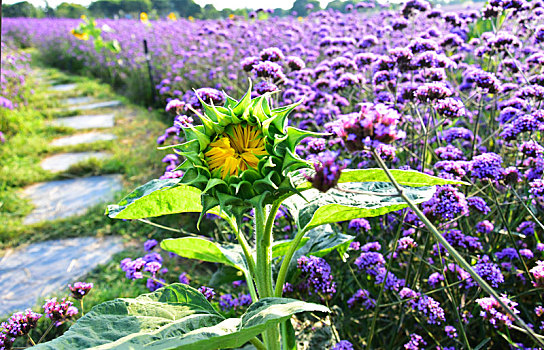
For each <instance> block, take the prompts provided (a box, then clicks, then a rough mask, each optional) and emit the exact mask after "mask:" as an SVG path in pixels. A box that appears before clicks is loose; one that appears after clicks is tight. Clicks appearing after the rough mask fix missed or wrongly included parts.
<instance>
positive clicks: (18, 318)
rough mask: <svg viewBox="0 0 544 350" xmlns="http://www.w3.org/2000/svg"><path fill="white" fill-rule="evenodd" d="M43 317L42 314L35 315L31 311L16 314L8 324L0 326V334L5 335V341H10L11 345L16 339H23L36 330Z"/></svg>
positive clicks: (3, 323)
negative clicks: (0, 330)
mask: <svg viewBox="0 0 544 350" xmlns="http://www.w3.org/2000/svg"><path fill="white" fill-rule="evenodd" d="M41 317H42V315H41V314H38V313H35V312H33V311H32V310H30V309H28V310H25V311H24V312H16V313H14V314H13V315H11V316H10V318H8V319H7V321H6V322H2V323H1V324H0V329H2V332H0V334H4V336H5V337H6V338H5V339H6V340H8V339H9V340H10V343H13V341H14V340H15V338H17V337H23V336H25V335H27V334H29V333H30V330H32V329H34V328H36V325H37V324H38V320H39V319H40V318H41ZM0 341H1V340H0ZM0 344H1V343H0Z"/></svg>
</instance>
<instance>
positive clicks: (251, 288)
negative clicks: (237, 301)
mask: <svg viewBox="0 0 544 350" xmlns="http://www.w3.org/2000/svg"><path fill="white" fill-rule="evenodd" d="M226 218H227V222H228V223H229V225H230V227H231V228H232V230H233V231H234V234H235V235H236V239H238V242H239V243H240V245H241V246H242V251H243V252H244V256H245V257H246V261H247V266H248V268H249V276H248V275H247V274H245V273H244V275H245V277H246V282H247V286H248V288H249V293H250V294H251V299H252V300H253V301H257V300H259V296H258V295H257V292H256V291H255V285H254V282H253V279H254V278H256V276H257V275H256V274H255V260H254V259H253V255H252V254H251V251H250V249H249V244H248V243H247V241H246V238H245V237H244V235H243V233H242V232H241V231H240V228H239V225H238V224H237V223H236V220H235V219H234V218H232V217H231V216H229V215H227V216H226ZM255 282H256V281H255Z"/></svg>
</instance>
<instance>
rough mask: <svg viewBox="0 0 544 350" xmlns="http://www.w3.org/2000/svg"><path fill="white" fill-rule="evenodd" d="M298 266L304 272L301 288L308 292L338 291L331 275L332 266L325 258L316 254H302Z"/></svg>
mask: <svg viewBox="0 0 544 350" xmlns="http://www.w3.org/2000/svg"><path fill="white" fill-rule="evenodd" d="M297 267H298V269H299V270H300V271H301V272H302V275H303V277H302V279H303V282H301V285H300V288H301V289H303V290H306V291H307V292H308V294H310V295H312V294H313V293H315V294H319V295H324V296H326V295H332V294H334V293H336V283H335V282H334V281H333V276H332V275H331V266H330V265H329V264H328V263H327V262H326V261H325V259H323V258H318V257H315V256H309V257H308V256H301V257H300V258H298V260H297Z"/></svg>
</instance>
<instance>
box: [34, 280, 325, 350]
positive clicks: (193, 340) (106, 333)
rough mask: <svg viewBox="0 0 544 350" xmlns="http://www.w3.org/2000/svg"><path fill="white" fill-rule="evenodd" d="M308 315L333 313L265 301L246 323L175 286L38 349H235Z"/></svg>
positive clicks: (107, 308) (115, 306)
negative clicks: (279, 324) (225, 316)
mask: <svg viewBox="0 0 544 350" xmlns="http://www.w3.org/2000/svg"><path fill="white" fill-rule="evenodd" d="M304 311H320V312H329V310H328V309H327V308H326V307H324V306H322V305H317V304H311V303H305V302H303V301H299V300H294V299H286V298H263V299H261V300H259V301H258V302H257V303H254V304H253V305H251V306H250V307H249V309H248V310H247V312H246V313H245V314H244V315H242V317H241V318H229V319H224V318H223V317H222V316H221V315H220V314H218V313H217V312H216V311H215V310H214V309H213V307H212V306H211V305H210V303H208V301H206V299H205V298H204V296H203V295H202V294H201V293H199V292H198V291H197V290H196V289H194V288H192V287H189V286H187V285H184V284H175V285H171V286H168V287H166V288H161V289H159V290H158V291H156V292H154V293H151V294H146V295H142V296H140V297H138V298H136V299H116V300H113V301H108V302H106V303H103V304H100V305H98V306H96V307H94V308H93V309H92V310H91V311H90V312H89V313H87V314H86V315H85V316H84V317H82V318H81V319H79V320H78V321H77V322H76V323H75V324H74V325H73V326H72V327H71V328H70V329H69V330H68V331H67V332H66V333H65V334H64V335H62V336H61V337H59V338H57V339H55V340H53V341H50V342H48V343H44V344H40V345H38V346H37V347H35V349H47V350H53V349H54V350H68V349H70V350H79V349H102V350H105V349H132V350H137V349H152V350H158V349H161V350H165V349H183V350H200V349H220V348H221V349H226V348H235V347H240V346H242V345H244V344H245V343H246V342H248V341H249V340H250V339H251V338H253V337H255V336H257V335H259V334H260V333H262V332H263V331H264V330H265V329H267V327H271V326H276V325H277V324H278V323H279V322H282V321H284V320H287V319H289V318H290V317H291V316H292V315H294V314H295V313H299V312H304Z"/></svg>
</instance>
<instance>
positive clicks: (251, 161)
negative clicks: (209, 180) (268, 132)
mask: <svg viewBox="0 0 544 350" xmlns="http://www.w3.org/2000/svg"><path fill="white" fill-rule="evenodd" d="M267 154H268V153H267V152H266V150H265V149H264V137H263V136H262V133H261V131H260V130H259V129H257V128H256V127H254V126H250V125H247V126H242V125H241V124H237V125H236V126H234V127H233V128H232V135H229V134H223V135H221V136H220V137H218V138H217V139H216V140H215V141H214V142H212V143H210V150H209V151H208V152H206V153H205V155H206V158H207V160H208V166H209V168H210V170H211V171H212V172H215V171H216V170H220V171H221V177H222V178H223V179H224V178H226V177H228V176H231V175H238V173H239V172H241V171H244V170H247V169H249V168H256V167H257V164H258V163H259V158H258V156H264V155H267Z"/></svg>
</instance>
